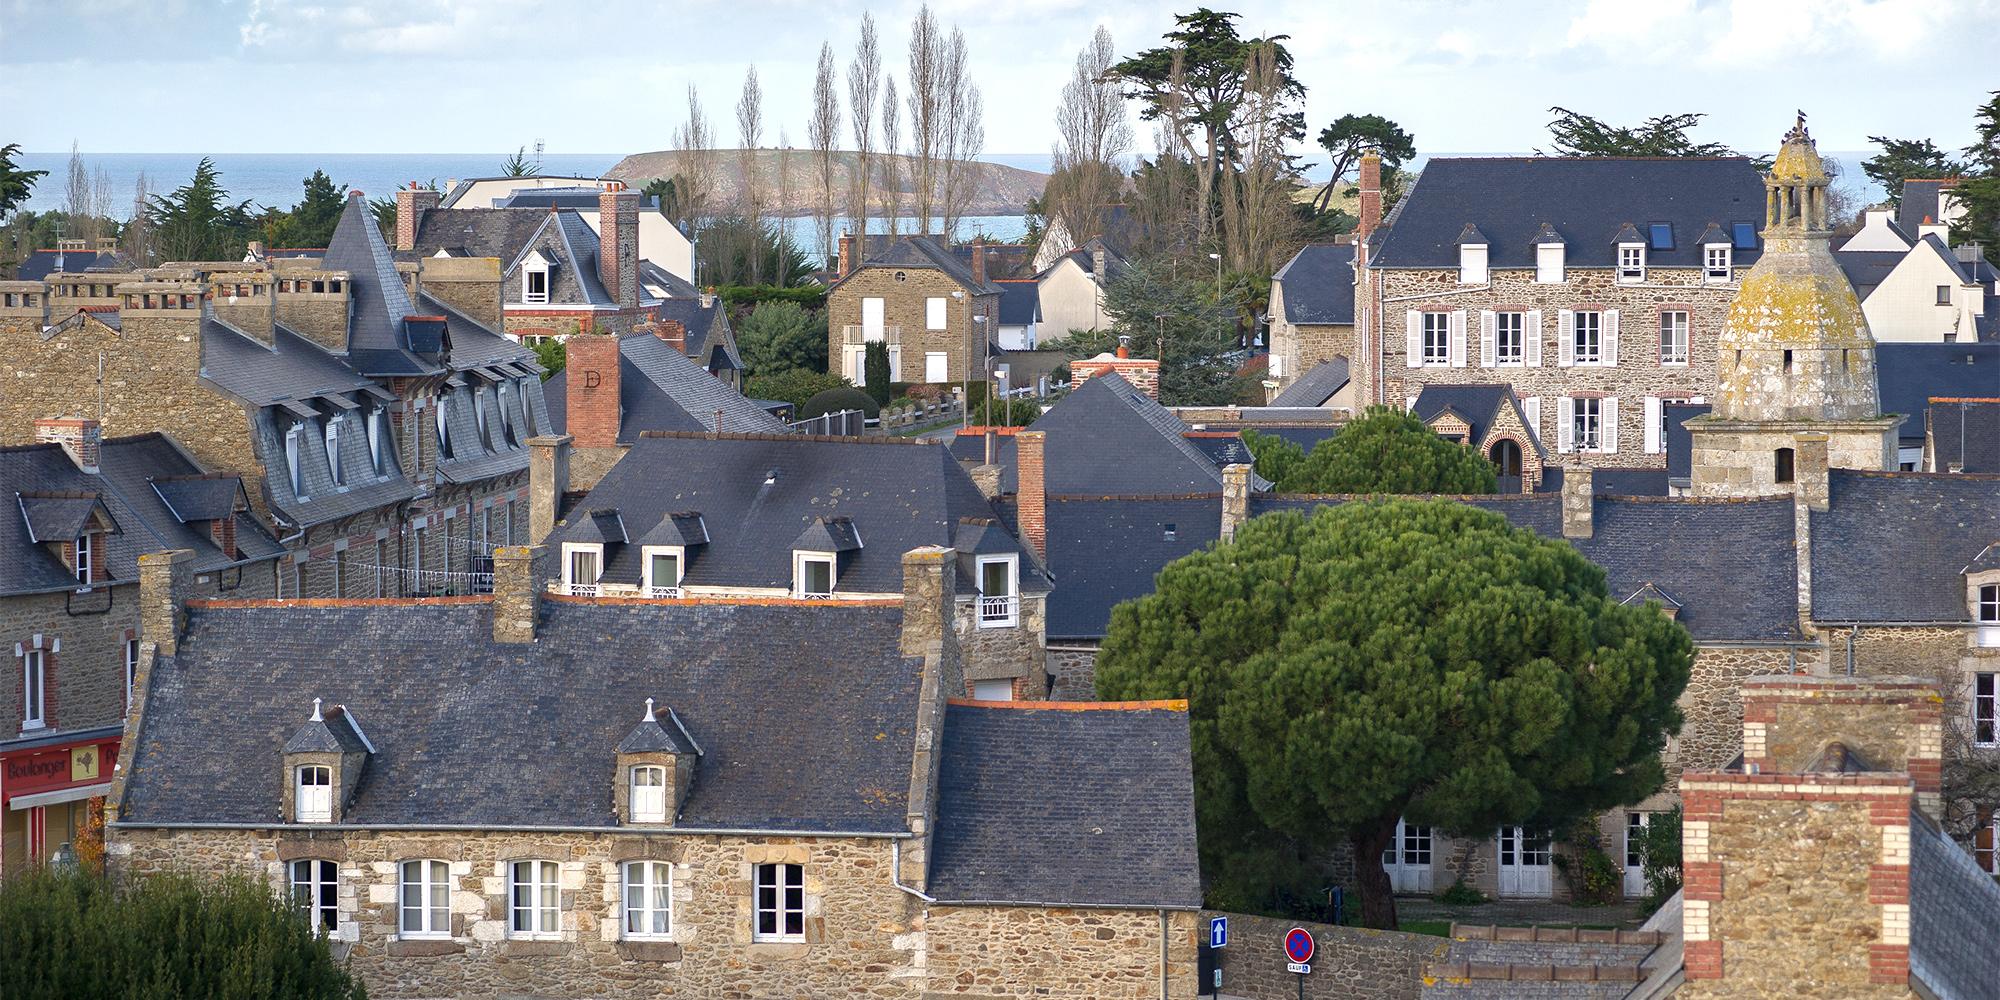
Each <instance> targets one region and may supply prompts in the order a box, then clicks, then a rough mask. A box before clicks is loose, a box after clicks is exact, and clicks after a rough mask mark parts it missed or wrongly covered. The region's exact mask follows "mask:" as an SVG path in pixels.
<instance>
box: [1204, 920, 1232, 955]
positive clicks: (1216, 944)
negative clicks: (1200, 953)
mask: <svg viewBox="0 0 2000 1000" xmlns="http://www.w3.org/2000/svg"><path fill="white" fill-rule="evenodd" d="M1227 944H1229V918H1228V917H1210V918H1208V946H1209V947H1210V948H1221V947H1223V946H1225V945H1227Z"/></svg>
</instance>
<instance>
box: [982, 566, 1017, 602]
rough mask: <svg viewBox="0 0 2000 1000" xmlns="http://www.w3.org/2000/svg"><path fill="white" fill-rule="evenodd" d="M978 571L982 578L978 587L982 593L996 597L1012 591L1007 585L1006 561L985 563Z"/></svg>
mask: <svg viewBox="0 0 2000 1000" xmlns="http://www.w3.org/2000/svg"><path fill="white" fill-rule="evenodd" d="M980 571H981V573H982V575H983V576H984V579H983V580H981V581H980V584H979V589H980V591H982V592H983V593H986V594H988V595H992V596H996V597H997V596H1000V595H1003V594H1008V593H1011V592H1012V588H1010V587H1008V586H1007V576H1008V573H1007V564H1006V563H1004V562H990V563H986V564H985V565H983V566H981V567H980Z"/></svg>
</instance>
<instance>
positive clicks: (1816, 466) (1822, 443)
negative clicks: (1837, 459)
mask: <svg viewBox="0 0 2000 1000" xmlns="http://www.w3.org/2000/svg"><path fill="white" fill-rule="evenodd" d="M1829 464H1830V459H1829V458H1828V455H1827V436H1826V435H1824V434H1796V435H1793V437H1792V495H1793V496H1795V497H1797V498H1798V501H1799V502H1800V503H1802V504H1805V505H1806V506H1807V507H1809V508H1811V509H1813V510H1818V511H1823V510H1825V509H1826V507H1827V499H1828V494H1827V491H1828V489H1829V487H1828V485H1827V475H1828V473H1827V467H1828V465H1829Z"/></svg>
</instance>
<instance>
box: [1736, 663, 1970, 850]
mask: <svg viewBox="0 0 2000 1000" xmlns="http://www.w3.org/2000/svg"><path fill="white" fill-rule="evenodd" d="M1836 669H1837V668H1836ZM1742 696H1743V766H1744V768H1745V769H1746V770H1750V771H1752V772H1754V773H1775V774H1803V773H1806V772H1807V771H1809V770H1816V769H1819V768H1820V767H1822V766H1824V764H1825V762H1826V758H1827V753H1826V750H1827V748H1828V747H1829V746H1831V745H1833V744H1838V745H1839V746H1840V747H1841V748H1842V750H1843V752H1844V753H1845V754H1846V755H1847V757H1848V758H1849V760H1850V761H1858V762H1861V763H1865V764H1867V765H1868V767H1869V769H1871V770H1879V771H1901V772H1904V773H1906V774H1908V775H1909V776H1910V780H1911V782H1912V783H1913V784H1914V786H1915V788H1916V792H1917V801H1918V804H1919V805H1920V806H1921V807H1922V808H1923V809H1924V811H1925V812H1927V813H1929V814H1931V816H1932V817H1933V818H1940V817H1941V816H1942V813H1941V812H1940V809H1941V807H1942V802H1943V800H1942V798H1941V797H1940V796H1941V794H1942V792H1943V787H1944V699H1942V698H1940V697H1938V691H1937V685H1936V684H1934V683H1931V682H1929V681H1925V680H1923V679H1921V678H1916V677H1821V676H1803V675H1790V674H1784V675H1778V676H1771V677H1750V678H1746V679H1744V681H1743V686H1742ZM1850 766H1851V765H1850Z"/></svg>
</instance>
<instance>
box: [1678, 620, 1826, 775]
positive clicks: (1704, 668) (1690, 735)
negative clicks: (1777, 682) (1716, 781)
mask: <svg viewBox="0 0 2000 1000" xmlns="http://www.w3.org/2000/svg"><path fill="white" fill-rule="evenodd" d="M1816 655H1817V654H1815V653H1813V652H1811V651H1809V650H1801V651H1800V654H1799V656H1798V659H1797V662H1798V663H1799V664H1801V665H1809V664H1811V663H1812V661H1813V658H1814V657H1815V656H1816ZM1793 662H1794V661H1793V657H1792V651H1791V650H1789V649H1783V648H1773V647H1767V646H1739V647H1730V646H1701V647H1698V648H1697V649H1696V650H1695V656H1694V670H1693V671H1692V672H1691V674H1690V675H1689V677H1688V686H1687V690H1686V691H1685V692H1683V693H1682V694H1681V702H1680V703H1681V713H1682V715H1683V716H1684V721H1683V722H1682V724H1681V734H1680V737H1679V738H1678V739H1675V740H1673V741H1671V742H1670V743H1669V744H1668V746H1667V761H1666V765H1667V788H1668V790H1672V789H1673V788H1674V786H1675V784H1676V783H1677V782H1678V781H1679V779H1680V775H1681V773H1682V772H1683V771H1720V770H1722V768H1723V767H1724V766H1725V765H1727V764H1728V763H1729V762H1730V761H1731V760H1733V759H1735V757H1736V755H1737V754H1738V753H1741V752H1742V750H1743V695H1742V687H1743V680H1744V679H1745V678H1748V677H1758V676H1764V675H1769V674H1782V673H1787V672H1789V671H1790V670H1791V669H1792V665H1793Z"/></svg>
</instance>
